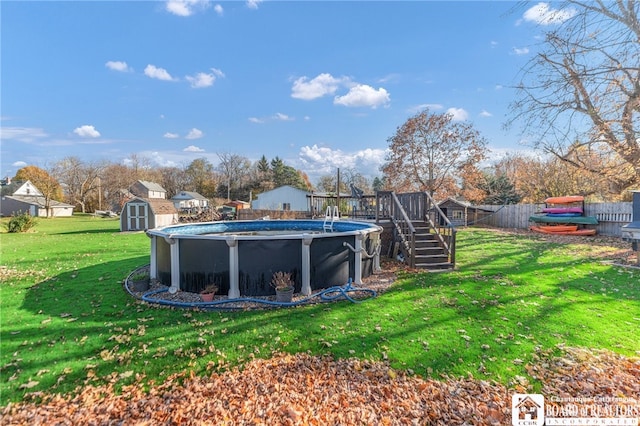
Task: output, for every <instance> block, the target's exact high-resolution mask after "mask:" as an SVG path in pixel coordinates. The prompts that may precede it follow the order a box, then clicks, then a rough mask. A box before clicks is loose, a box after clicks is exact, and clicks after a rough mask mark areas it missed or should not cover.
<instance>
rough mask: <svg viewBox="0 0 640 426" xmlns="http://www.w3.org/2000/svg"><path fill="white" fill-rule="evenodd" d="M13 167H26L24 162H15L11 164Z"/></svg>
mask: <svg viewBox="0 0 640 426" xmlns="http://www.w3.org/2000/svg"><path fill="white" fill-rule="evenodd" d="M11 165H12V166H13V167H26V166H27V163H25V162H24V161H16V162H15V163H11Z"/></svg>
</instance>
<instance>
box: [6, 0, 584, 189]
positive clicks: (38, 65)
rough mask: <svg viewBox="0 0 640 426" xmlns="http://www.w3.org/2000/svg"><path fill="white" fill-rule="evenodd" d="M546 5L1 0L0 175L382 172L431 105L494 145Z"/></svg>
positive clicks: (507, 136) (507, 134)
mask: <svg viewBox="0 0 640 426" xmlns="http://www.w3.org/2000/svg"><path fill="white" fill-rule="evenodd" d="M558 7H559V6H558V4H556V3H542V2H526V3H523V2H518V3H516V2H509V1H491V2H489V1H467V2H461V1H392V2H384V1H344V2H339V1H268V0H265V1H258V0H253V1H228V2H215V1H201V0H183V1H178V0H172V1H167V2H165V1H126V0H124V1H122V0H121V1H109V2H98V1H42V2H33V1H7V0H3V1H0V19H1V26H0V36H1V50H0V83H1V92H0V118H1V121H0V125H1V128H0V130H1V132H0V143H1V150H0V154H1V155H0V176H2V177H5V176H9V177H11V176H13V175H15V173H16V172H17V170H19V169H20V168H22V167H24V166H26V165H35V166H38V167H41V168H49V167H51V166H52V165H53V164H54V163H55V162H56V161H58V160H61V159H63V158H65V157H69V156H75V157H78V158H80V159H81V160H83V161H87V162H92V161H101V160H108V161H111V162H117V163H123V164H127V161H129V160H130V158H131V157H132V155H136V156H138V157H144V158H147V159H149V161H150V162H151V164H153V165H158V166H176V167H185V166H186V165H188V164H189V163H190V162H191V161H193V160H194V159H197V158H203V157H204V158H206V159H208V160H209V161H210V162H211V163H212V164H214V165H217V164H218V163H219V155H220V154H237V155H241V156H244V157H247V158H248V159H249V160H251V161H256V160H258V159H260V158H261V157H262V156H263V155H264V156H265V157H266V158H267V159H268V160H271V159H273V158H275V157H279V158H281V159H283V160H284V161H285V163H286V164H287V165H290V166H292V167H295V168H296V169H300V170H302V171H304V172H306V173H307V174H308V175H309V177H310V178H311V181H312V182H313V183H316V182H317V179H318V178H319V177H320V176H325V175H329V174H335V171H336V170H337V169H338V168H341V169H349V170H353V171H355V172H358V173H361V174H362V175H364V176H366V177H369V178H373V177H375V176H382V173H381V172H380V166H381V165H382V164H383V163H384V160H385V152H386V150H387V149H388V147H389V142H388V139H389V138H390V137H392V136H393V135H394V134H395V132H396V130H397V128H398V127H400V126H402V124H403V123H404V122H405V121H406V120H407V119H409V118H410V117H412V116H413V115H415V114H417V113H419V112H420V111H423V110H424V109H425V108H428V109H429V111H430V112H431V113H449V114H451V115H452V117H453V120H462V121H467V122H470V123H472V124H473V126H474V128H475V129H476V130H478V131H479V132H480V134H481V135H482V136H483V137H484V138H485V139H486V141H487V143H488V148H489V150H490V158H493V159H496V158H500V156H502V155H504V154H505V153H507V152H515V151H520V150H528V149H529V147H527V146H526V145H525V144H523V143H522V142H521V138H520V136H519V134H518V129H517V128H514V129H512V130H509V131H505V130H504V128H503V124H504V122H505V121H506V119H507V118H508V116H509V115H508V114H509V104H510V103H511V102H513V101H514V100H515V91H514V89H513V87H514V86H515V85H516V84H517V82H518V78H519V72H520V71H521V69H522V67H523V66H524V65H525V64H526V63H527V61H529V60H531V58H532V57H533V55H534V54H535V52H536V49H538V48H539V44H540V40H541V36H542V34H543V32H544V31H547V30H549V29H553V27H554V26H555V25H558V23H559V22H561V21H562V20H563V19H565V18H567V17H570V16H571V15H572V13H573V12H572V11H571V10H570V9H558Z"/></svg>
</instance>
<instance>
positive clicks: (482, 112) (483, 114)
mask: <svg viewBox="0 0 640 426" xmlns="http://www.w3.org/2000/svg"><path fill="white" fill-rule="evenodd" d="M480 117H493V114H491V113H490V112H489V111H486V110H484V109H483V110H482V111H481V112H480Z"/></svg>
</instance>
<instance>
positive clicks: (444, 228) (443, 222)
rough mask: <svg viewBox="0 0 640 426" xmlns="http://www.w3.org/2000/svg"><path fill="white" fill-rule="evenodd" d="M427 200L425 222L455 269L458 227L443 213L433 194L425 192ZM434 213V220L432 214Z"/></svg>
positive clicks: (424, 213)
mask: <svg viewBox="0 0 640 426" xmlns="http://www.w3.org/2000/svg"><path fill="white" fill-rule="evenodd" d="M423 196H424V199H425V208H424V211H423V212H422V213H423V215H424V220H425V222H427V223H428V224H429V226H430V227H431V228H432V229H433V231H434V233H435V235H436V238H437V239H438V241H440V244H441V245H442V247H443V248H444V249H445V250H446V251H447V255H448V256H449V262H451V264H452V265H453V266H454V267H455V264H456V233H457V229H456V227H455V226H454V225H453V224H452V223H451V221H450V220H449V218H448V217H447V215H446V214H444V212H443V211H442V209H441V208H440V206H439V205H438V203H436V201H435V200H434V199H433V197H432V196H431V194H429V193H428V192H426V191H425V192H423ZM432 212H433V219H432V218H431V214H432Z"/></svg>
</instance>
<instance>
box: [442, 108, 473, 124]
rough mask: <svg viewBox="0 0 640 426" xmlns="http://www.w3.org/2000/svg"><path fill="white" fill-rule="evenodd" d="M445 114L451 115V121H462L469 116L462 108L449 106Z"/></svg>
mask: <svg viewBox="0 0 640 426" xmlns="http://www.w3.org/2000/svg"><path fill="white" fill-rule="evenodd" d="M447 114H450V115H451V117H452V118H451V119H452V120H453V121H464V120H466V119H467V118H468V117H469V113H468V112H467V111H465V110H464V109H462V108H449V109H448V110H447Z"/></svg>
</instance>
